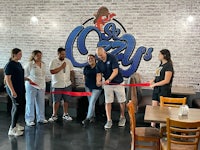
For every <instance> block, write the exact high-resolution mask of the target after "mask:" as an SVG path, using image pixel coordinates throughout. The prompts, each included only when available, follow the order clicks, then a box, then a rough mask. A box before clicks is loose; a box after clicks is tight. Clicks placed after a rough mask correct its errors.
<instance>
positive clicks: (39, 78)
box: [24, 61, 46, 89]
mask: <svg viewBox="0 0 200 150" xmlns="http://www.w3.org/2000/svg"><path fill="white" fill-rule="evenodd" d="M24 69H25V77H27V78H29V79H31V81H33V82H34V83H36V84H37V85H38V86H35V88H38V89H45V86H46V84H45V75H46V65H45V63H43V62H42V63H41V67H40V66H38V65H37V64H36V63H35V62H34V61H31V62H29V63H28V64H27V65H25V67H24Z"/></svg>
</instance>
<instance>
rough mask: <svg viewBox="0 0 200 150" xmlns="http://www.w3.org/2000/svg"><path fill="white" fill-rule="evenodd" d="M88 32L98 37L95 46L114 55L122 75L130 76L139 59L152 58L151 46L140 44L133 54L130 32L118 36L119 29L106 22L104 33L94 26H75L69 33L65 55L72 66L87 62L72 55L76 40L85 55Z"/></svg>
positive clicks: (134, 41) (81, 52) (137, 65)
mask: <svg viewBox="0 0 200 150" xmlns="http://www.w3.org/2000/svg"><path fill="white" fill-rule="evenodd" d="M90 32H96V33H97V36H98V38H99V42H98V43H94V44H96V45H97V46H100V47H104V49H105V50H106V51H107V52H109V53H111V54H113V55H115V56H116V58H117V59H118V61H119V62H121V65H122V66H124V67H123V68H122V67H120V68H121V72H122V75H123V76H124V77H129V76H131V75H132V74H133V73H134V72H136V71H137V69H138V67H139V64H140V61H141V60H142V59H144V60H145V61H149V60H150V59H151V58H152V52H153V48H151V47H150V48H146V47H144V46H140V47H139V48H138V49H137V50H136V51H135V53H134V54H133V52H134V50H135V46H136V40H135V37H134V36H133V35H131V34H128V33H125V34H123V35H122V36H120V33H121V30H120V29H119V28H117V27H116V25H115V24H114V23H107V24H106V25H105V27H104V33H101V32H100V30H99V29H98V28H97V27H95V26H88V27H84V26H82V25H80V26H77V27H76V28H75V29H74V30H73V31H72V32H71V33H70V35H69V37H68V39H67V41H66V46H65V49H66V57H67V58H68V59H70V60H71V62H72V64H73V65H74V67H84V66H85V65H87V62H85V63H81V62H79V61H78V60H77V59H76V58H75V57H74V56H73V51H74V44H75V42H77V49H78V51H79V53H80V54H81V55H87V54H88V50H87V48H86V43H85V40H86V38H87V36H88V34H89V33H90Z"/></svg>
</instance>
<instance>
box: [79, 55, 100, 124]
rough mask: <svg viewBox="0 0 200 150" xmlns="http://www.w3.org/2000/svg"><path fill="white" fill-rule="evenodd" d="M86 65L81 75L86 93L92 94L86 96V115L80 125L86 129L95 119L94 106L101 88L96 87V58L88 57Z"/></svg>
mask: <svg viewBox="0 0 200 150" xmlns="http://www.w3.org/2000/svg"><path fill="white" fill-rule="evenodd" d="M87 58H88V65H87V66H85V67H84V69H83V74H84V78H85V90H86V91H87V92H92V95H91V96H88V102H89V106H88V113H87V116H86V118H85V120H83V121H82V124H83V125H84V126H85V127H86V126H87V125H88V124H89V123H90V122H92V121H93V118H94V117H95V104H96V101H97V99H98V98H99V95H100V94H101V91H102V89H101V87H97V85H96V75H97V70H96V58H95V56H94V55H92V54H89V55H88V57H87Z"/></svg>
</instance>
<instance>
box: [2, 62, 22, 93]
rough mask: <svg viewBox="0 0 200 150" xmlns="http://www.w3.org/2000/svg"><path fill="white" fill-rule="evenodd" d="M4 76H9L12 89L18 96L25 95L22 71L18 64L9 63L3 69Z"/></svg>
mask: <svg viewBox="0 0 200 150" xmlns="http://www.w3.org/2000/svg"><path fill="white" fill-rule="evenodd" d="M4 72H5V75H11V81H12V84H13V88H14V90H15V92H16V93H17V94H18V95H21V94H24V93H25V86H24V69H23V67H22V65H21V63H20V62H15V61H10V62H8V63H7V64H6V66H5V68H4Z"/></svg>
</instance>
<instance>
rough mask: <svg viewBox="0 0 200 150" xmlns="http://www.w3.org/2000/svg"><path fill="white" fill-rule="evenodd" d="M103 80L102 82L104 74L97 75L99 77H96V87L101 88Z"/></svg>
mask: <svg viewBox="0 0 200 150" xmlns="http://www.w3.org/2000/svg"><path fill="white" fill-rule="evenodd" d="M101 80H102V74H101V73H97V75H96V82H97V83H96V85H97V86H98V87H99V86H102V82H101Z"/></svg>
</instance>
